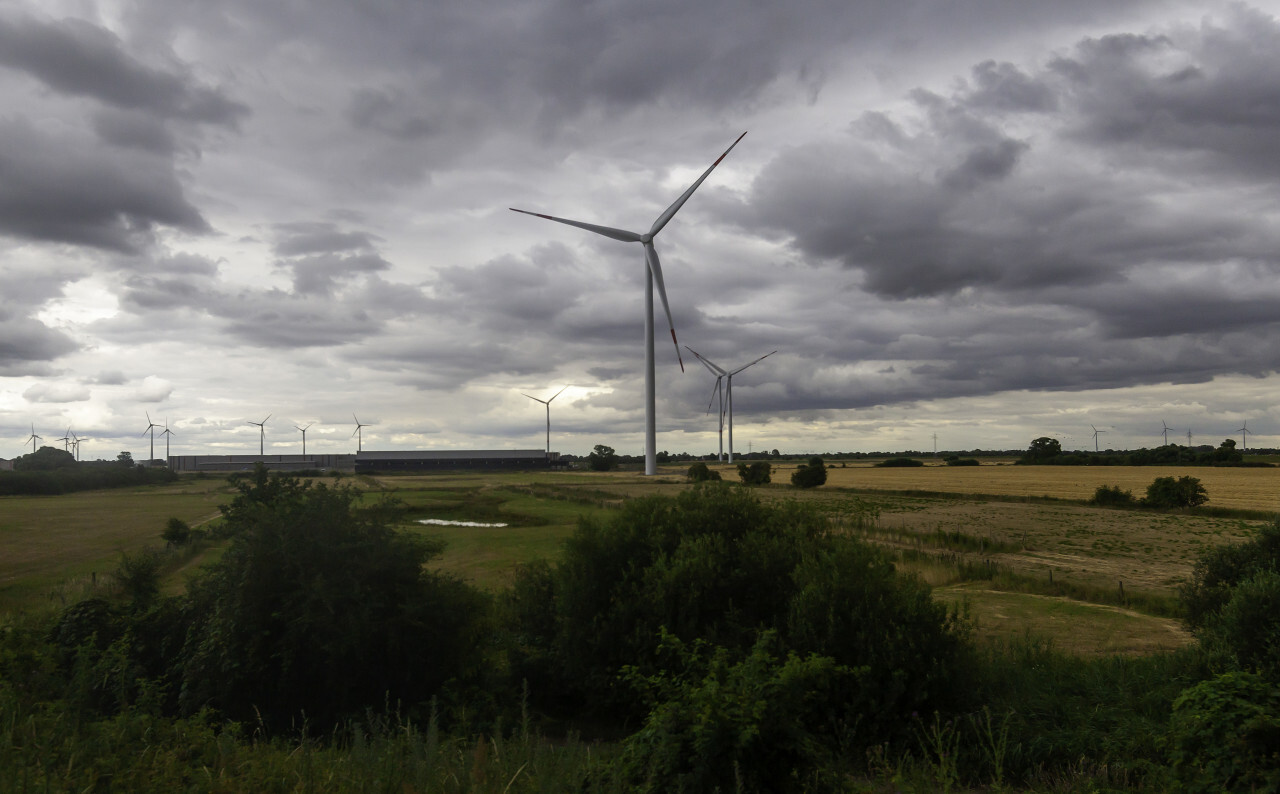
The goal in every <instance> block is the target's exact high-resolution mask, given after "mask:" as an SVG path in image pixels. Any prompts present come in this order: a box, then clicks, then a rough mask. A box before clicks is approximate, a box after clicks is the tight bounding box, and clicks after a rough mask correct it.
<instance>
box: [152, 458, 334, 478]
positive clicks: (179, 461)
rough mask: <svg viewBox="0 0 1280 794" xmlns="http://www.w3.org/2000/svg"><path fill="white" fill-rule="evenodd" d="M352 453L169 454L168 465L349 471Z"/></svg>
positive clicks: (224, 469)
mask: <svg viewBox="0 0 1280 794" xmlns="http://www.w3.org/2000/svg"><path fill="white" fill-rule="evenodd" d="M355 459H356V456H355V455H170V456H169V468H171V469H173V470H174V471H176V472H179V473H182V474H189V473H191V472H201V471H206V472H231V471H253V467H254V465H255V464H257V463H259V462H261V463H262V465H264V466H266V467H267V468H268V469H270V470H271V471H309V470H311V469H319V470H320V471H333V470H335V469H336V470H338V471H348V472H349V471H352V470H354V469H355Z"/></svg>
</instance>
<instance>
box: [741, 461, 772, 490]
mask: <svg viewBox="0 0 1280 794" xmlns="http://www.w3.org/2000/svg"><path fill="white" fill-rule="evenodd" d="M738 478H739V479H741V480H742V482H743V484H744V485H768V484H769V482H770V480H772V479H773V469H772V467H771V466H770V465H769V464H768V463H766V462H764V461H757V462H755V463H752V464H751V465H750V466H748V465H747V464H745V463H739V464H738Z"/></svg>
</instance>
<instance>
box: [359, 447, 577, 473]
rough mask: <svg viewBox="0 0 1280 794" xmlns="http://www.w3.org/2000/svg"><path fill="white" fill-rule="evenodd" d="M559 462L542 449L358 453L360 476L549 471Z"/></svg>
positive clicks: (366, 451)
mask: <svg viewBox="0 0 1280 794" xmlns="http://www.w3.org/2000/svg"><path fill="white" fill-rule="evenodd" d="M559 458H560V454H559V453H557V452H550V453H549V452H547V451H545V450H541V449H450V450H442V451H426V450H392V451H388V452H378V451H370V450H365V451H361V452H357V453H356V472H358V473H367V472H375V471H446V470H450V469H549V468H551V467H552V466H555V465H557V463H558V461H559Z"/></svg>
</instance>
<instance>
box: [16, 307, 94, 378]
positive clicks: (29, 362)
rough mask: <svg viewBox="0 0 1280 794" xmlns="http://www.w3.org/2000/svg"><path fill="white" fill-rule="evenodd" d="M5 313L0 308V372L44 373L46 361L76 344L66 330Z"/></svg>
mask: <svg viewBox="0 0 1280 794" xmlns="http://www.w3.org/2000/svg"><path fill="white" fill-rule="evenodd" d="M6 314H7V313H6V312H5V311H4V310H3V309H0V374H3V375H5V376H16V375H28V374H30V375H37V374H42V373H45V372H47V371H48V367H47V366H46V362H49V361H52V360H53V359H56V358H58V357H59V356H63V355H66V354H68V353H71V352H73V351H75V350H77V349H79V347H80V346H79V345H78V344H77V343H76V342H75V340H73V339H72V338H71V337H70V336H68V335H67V334H65V333H63V332H62V331H58V330H54V329H52V328H50V327H48V326H47V325H45V324H44V323H42V322H40V321H39V320H35V319H33V318H30V317H21V316H13V315H8V316H6Z"/></svg>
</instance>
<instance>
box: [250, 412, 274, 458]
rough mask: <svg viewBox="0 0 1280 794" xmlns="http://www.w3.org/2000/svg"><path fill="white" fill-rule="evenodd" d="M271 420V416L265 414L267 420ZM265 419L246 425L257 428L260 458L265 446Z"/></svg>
mask: <svg viewBox="0 0 1280 794" xmlns="http://www.w3.org/2000/svg"><path fill="white" fill-rule="evenodd" d="M270 418H271V414H267V419H270ZM267 419H263V420H262V421H261V422H249V423H248V424H251V425H257V426H258V457H262V455H263V453H264V450H265V449H266V446H267Z"/></svg>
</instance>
